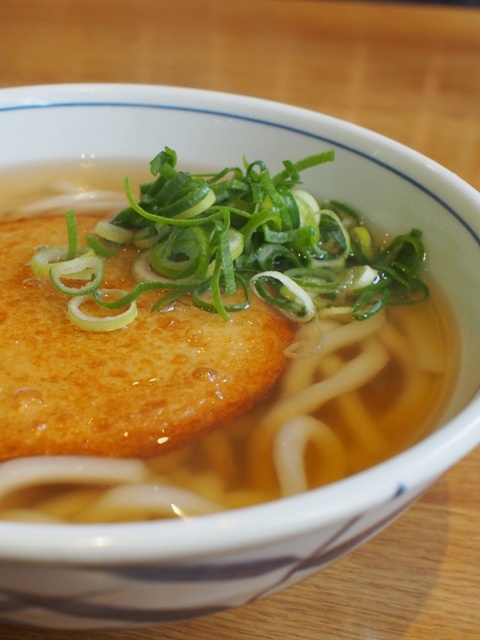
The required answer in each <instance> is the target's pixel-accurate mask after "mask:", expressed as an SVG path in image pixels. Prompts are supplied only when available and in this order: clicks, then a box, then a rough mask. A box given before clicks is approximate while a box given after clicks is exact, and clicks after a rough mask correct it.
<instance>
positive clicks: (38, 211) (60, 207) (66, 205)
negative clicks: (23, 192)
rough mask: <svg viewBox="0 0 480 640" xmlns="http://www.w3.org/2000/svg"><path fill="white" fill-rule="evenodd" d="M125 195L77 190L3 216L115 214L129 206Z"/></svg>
mask: <svg viewBox="0 0 480 640" xmlns="http://www.w3.org/2000/svg"><path fill="white" fill-rule="evenodd" d="M127 204H128V203H127V200H126V198H125V195H124V194H123V193H121V192H120V191H104V190H100V189H89V190H80V189H79V190H77V191H75V192H69V193H59V194H57V195H53V196H49V197H47V198H44V199H43V200H36V201H35V202H30V203H28V204H25V205H22V206H20V207H18V208H17V209H15V210H14V211H12V212H10V213H9V214H6V215H4V216H2V219H4V220H16V219H18V218H24V217H26V216H28V217H35V216H39V215H43V214H46V213H57V212H65V211H68V210H69V209H75V211H76V212H77V213H88V212H112V213H113V212H115V211H120V210H121V209H124V208H125V207H126V206H127Z"/></svg>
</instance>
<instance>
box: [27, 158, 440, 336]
mask: <svg viewBox="0 0 480 640" xmlns="http://www.w3.org/2000/svg"><path fill="white" fill-rule="evenodd" d="M333 160H334V153H333V151H327V152H324V153H320V154H316V155H313V156H309V157H307V158H304V159H302V160H300V161H298V162H292V161H289V160H286V161H284V163H283V166H284V168H283V170H281V171H280V172H278V173H276V174H274V175H272V174H271V173H270V170H269V169H268V167H267V166H266V164H265V163H264V162H263V161H261V160H256V161H254V162H248V160H247V159H246V158H243V159H242V165H241V166H239V167H227V168H224V169H222V170H220V171H218V172H216V173H211V174H191V173H189V172H186V171H179V170H178V169H177V155H176V153H175V151H174V150H172V149H170V148H168V147H165V149H164V150H163V151H161V152H160V153H159V154H157V156H156V157H155V158H154V159H153V160H152V161H151V163H150V168H151V173H152V176H153V179H152V180H151V181H150V182H146V183H144V184H142V185H140V187H139V193H138V195H135V194H134V192H133V190H132V187H131V185H130V181H129V180H128V178H126V179H125V193H126V196H127V200H128V203H129V206H128V207H127V208H126V209H124V210H123V211H121V212H119V213H118V214H117V215H116V216H115V217H114V218H113V219H112V220H109V221H102V222H100V223H98V225H97V226H96V229H95V232H94V234H91V235H89V236H88V237H87V244H88V248H82V247H80V248H79V247H78V240H77V230H76V219H75V213H74V212H73V211H69V212H67V214H66V219H67V230H68V246H67V247H54V248H51V249H48V248H44V249H41V250H39V251H38V252H37V254H36V255H35V256H34V258H33V259H32V263H31V264H32V268H33V269H34V270H35V272H36V273H38V274H40V275H41V274H44V273H45V274H46V273H49V274H50V278H51V280H52V282H53V283H54V285H55V286H56V287H57V288H58V289H59V290H60V291H62V292H63V293H66V294H67V295H70V296H72V300H71V302H70V304H69V314H70V316H71V317H72V320H73V321H74V322H76V324H77V325H78V326H82V327H83V328H87V329H89V330H98V331H104V330H111V328H112V327H114V328H116V327H117V326H124V324H127V323H128V322H130V321H131V320H132V319H133V317H134V315H136V306H135V301H136V299H137V298H138V296H140V295H142V294H143V293H145V292H147V291H158V292H159V299H158V301H157V302H156V303H154V305H153V309H154V310H157V309H161V308H164V307H165V306H166V305H170V304H174V303H175V302H176V300H177V299H178V298H180V297H181V296H184V295H190V296H191V299H192V302H193V304H195V305H196V306H198V307H200V308H202V309H205V310H206V311H210V312H215V313H218V314H220V315H221V316H222V317H223V318H225V319H226V320H227V319H229V318H230V313H232V312H235V311H240V310H241V309H244V308H246V307H247V306H248V304H249V288H251V289H252V290H253V291H254V292H255V294H256V295H258V296H259V297H261V298H262V299H263V300H265V301H266V302H267V303H269V304H271V305H273V306H275V307H277V308H278V309H279V310H280V311H281V312H282V313H284V314H285V315H286V316H287V317H289V318H291V319H294V320H296V321H299V322H307V321H309V320H311V319H312V318H314V317H315V316H316V314H317V311H319V312H320V313H321V314H322V316H325V315H327V314H328V313H329V310H330V312H331V313H336V311H337V310H341V312H342V313H344V311H345V309H350V312H351V314H352V317H353V318H354V319H357V320H365V319H367V318H369V317H371V316H372V315H373V314H375V313H377V312H378V311H379V310H380V309H382V308H384V307H385V306H389V305H400V304H414V303H416V302H420V301H421V300H424V299H425V298H426V297H427V296H428V295H429V290H428V287H427V285H426V284H425V283H424V282H423V280H422V279H421V277H420V275H419V273H418V272H419V269H420V268H421V265H422V264H423V262H424V260H425V249H424V246H423V243H422V240H421V233H420V231H418V230H416V229H413V230H412V231H411V232H410V233H407V234H404V235H400V236H397V237H396V238H395V239H394V240H393V241H392V242H391V243H390V244H389V245H388V246H387V247H385V248H380V249H377V248H375V244H374V242H373V240H372V233H371V231H370V230H369V229H367V227H366V226H365V224H364V221H363V217H362V215H361V214H360V213H359V212H357V211H356V210H355V209H353V208H351V207H349V206H347V205H344V204H342V203H340V202H338V201H330V202H325V203H319V202H318V201H317V200H316V199H315V198H314V197H313V195H312V194H310V193H309V192H307V191H304V190H302V189H300V188H298V187H299V185H300V184H301V177H300V174H301V172H302V171H304V170H306V169H311V168H313V167H317V166H319V165H321V164H323V163H325V162H331V161H333ZM128 243H131V244H133V246H134V247H135V248H137V249H138V250H139V251H140V253H139V255H138V257H137V258H136V259H135V260H134V262H133V265H132V273H133V275H134V277H135V279H136V280H137V282H138V284H137V285H136V286H135V287H134V288H133V289H132V290H131V291H130V292H122V293H121V294H119V293H117V295H116V297H115V299H114V300H112V299H107V298H106V297H105V296H104V295H102V293H101V282H102V274H103V263H104V260H108V259H109V257H111V255H112V254H113V253H114V252H115V246H116V245H123V244H128ZM73 278H75V280H77V281H80V284H79V285H78V286H77V284H78V283H77V282H76V283H72V282H71V280H72V279H73ZM238 290H240V293H239V294H237V291H238ZM233 294H236V296H235V298H232V297H231V296H232V295H233ZM85 296H87V297H85ZM86 299H89V300H95V301H96V303H97V304H98V305H99V306H100V307H103V308H105V309H118V310H121V309H123V308H125V309H126V311H124V312H121V313H120V315H118V316H112V317H111V318H110V320H109V321H106V322H104V321H103V319H102V320H99V319H98V318H94V319H93V320H92V319H88V318H87V319H85V317H83V315H85V314H82V312H81V310H80V306H81V305H82V304H83V301H85V300H86ZM232 299H233V300H235V302H233V303H232V302H231V301H232ZM239 299H240V302H238V300H239ZM74 300H76V302H74ZM114 318H120V320H113V319H114ZM121 318H124V319H125V322H124V323H123V324H122V322H123V320H121ZM92 327H96V328H92ZM105 327H108V328H107V329H105Z"/></svg>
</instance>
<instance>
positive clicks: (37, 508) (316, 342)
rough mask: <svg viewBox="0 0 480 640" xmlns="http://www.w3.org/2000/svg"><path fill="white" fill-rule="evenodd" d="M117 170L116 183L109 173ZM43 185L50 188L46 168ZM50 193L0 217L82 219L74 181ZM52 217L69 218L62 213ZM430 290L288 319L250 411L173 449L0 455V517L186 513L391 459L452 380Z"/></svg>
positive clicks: (423, 426)
mask: <svg viewBox="0 0 480 640" xmlns="http://www.w3.org/2000/svg"><path fill="white" fill-rule="evenodd" d="M53 169H55V170H57V169H58V168H53ZM53 169H52V171H53ZM50 175H52V174H50ZM97 175H100V172H99V173H98V174H97ZM92 176H94V174H93V173H92ZM112 176H113V177H112V181H113V183H114V184H115V180H113V178H118V168H117V169H114V170H112ZM96 179H97V180H100V182H99V183H96V184H95V182H94V181H93V182H91V184H89V185H88V189H86V188H85V186H83V187H82V189H81V191H82V192H83V193H86V192H88V193H89V198H88V199H86V200H88V202H89V205H88V211H87V212H89V211H92V210H95V207H94V206H93V207H92V206H91V202H92V201H93V202H94V203H95V202H96V201H98V200H101V206H99V207H97V211H100V213H101V215H102V216H103V217H104V215H105V212H106V211H107V212H108V213H109V214H110V213H111V214H114V213H116V212H117V211H118V210H119V208H120V207H122V206H124V205H122V204H121V201H122V194H121V193H117V192H116V191H115V189H112V188H111V184H112V181H110V180H108V179H106V174H103V175H101V178H100V179H99V178H98V177H97V178H96ZM42 180H43V184H49V180H48V176H45V175H44V176H43V178H42ZM39 184H40V183H39ZM55 191H56V193H53V194H52V193H51V192H49V191H48V190H47V191H46V192H45V194H44V196H42V197H41V198H40V197H39V194H38V193H37V192H36V193H35V202H33V201H32V202H23V203H21V204H20V203H19V206H18V208H17V210H16V212H15V213H14V214H11V213H10V214H8V215H6V216H5V217H6V218H7V219H12V218H22V217H23V216H31V215H35V216H42V215H44V214H45V212H46V211H48V212H50V211H51V210H52V209H56V206H54V205H55V203H56V202H58V206H59V209H63V210H65V209H69V208H75V209H76V210H77V212H78V213H79V214H80V213H81V206H79V199H78V197H77V199H76V200H75V201H72V200H69V199H68V198H69V197H70V196H72V194H78V188H77V187H76V186H75V183H72V182H68V183H67V182H66V181H62V180H60V181H58V182H57V184H56V185H55ZM57 196H58V197H59V198H60V199H59V200H58V201H55V202H54V201H53V200H52V197H53V198H56V197H57ZM43 198H45V199H44V201H43V203H42V202H41V200H42V199H43ZM109 198H111V200H109ZM58 224H59V225H64V220H63V218H62V217H58ZM38 240H39V242H43V239H42V235H41V221H40V219H39V224H38ZM102 241H103V242H104V240H102ZM107 244H108V243H107ZM377 244H379V245H381V244H382V239H381V237H380V241H379V242H377ZM31 249H32V250H33V249H34V248H33V247H31ZM49 286H51V285H50V284H49ZM433 292H434V293H433V295H432V296H430V298H429V299H428V300H427V301H425V302H422V304H419V305H411V306H408V308H404V307H398V306H387V307H385V308H382V309H381V310H380V311H379V312H378V313H375V314H373V315H372V316H371V317H369V318H368V319H367V320H362V321H359V320H354V319H352V316H351V309H348V306H347V305H343V304H337V305H336V306H335V307H334V311H333V312H331V313H328V312H327V313H325V312H324V309H322V307H320V312H317V313H316V314H315V319H314V320H311V321H310V322H301V323H298V324H297V325H296V326H297V329H296V332H295V338H294V344H293V345H292V346H291V347H290V348H289V349H288V350H287V351H288V356H289V357H288V363H287V365H286V367H285V369H284V371H283V373H282V374H281V375H280V377H279V378H278V380H277V381H276V382H275V384H274V386H273V387H271V388H270V390H269V391H268V392H267V393H265V394H263V396H262V398H261V399H260V400H259V401H258V402H256V404H255V405H254V406H253V408H251V409H250V410H249V411H247V412H246V413H244V414H243V415H240V416H239V417H237V418H236V419H235V420H234V421H233V422H232V423H231V424H228V425H227V426H225V427H222V428H220V429H215V430H213V431H211V432H210V433H207V434H205V435H203V436H202V437H201V438H195V439H194V440H192V441H191V442H189V443H188V442H187V443H186V444H184V445H183V446H181V447H179V448H177V449H175V450H173V451H171V452H166V453H162V454H161V455H158V456H149V457H146V458H143V459H141V458H139V459H119V458H115V457H103V456H102V457H99V456H95V455H93V456H91V455H90V456H89V455H81V456H73V455H54V456H52V455H44V456H35V457H33V458H32V457H23V458H22V457H19V458H17V459H12V460H8V461H6V462H3V464H1V465H0V518H1V519H4V520H19V521H38V522H72V523H92V522H122V521H135V520H148V519H158V518H170V517H190V516H196V515H201V514H205V513H211V512H215V511H219V510H223V509H231V508H239V507H243V506H248V505H252V504H259V503H262V502H265V501H270V500H275V499H278V498H281V497H282V496H289V495H294V494H297V493H300V492H303V491H306V490H309V489H312V488H315V487H319V486H323V485H325V484H328V483H331V482H334V481H336V480H339V479H342V478H345V477H347V476H349V475H352V474H354V473H357V472H359V471H361V470H363V469H366V468H368V467H370V466H371V465H374V464H376V463H378V462H380V461H382V460H385V459H387V458H389V457H391V456H392V455H394V454H396V453H398V452H400V451H402V450H404V449H405V448H406V447H408V446H410V445H412V444H413V443H415V442H416V441H418V440H419V439H421V438H422V437H423V436H424V435H425V434H427V433H428V432H429V431H430V430H431V429H433V428H434V427H435V425H436V422H437V421H438V418H439V416H440V414H441V411H442V407H443V406H444V404H445V402H446V399H447V396H448V391H449V388H450V386H451V383H452V378H453V375H454V371H455V361H454V357H453V353H454V351H455V350H454V339H452V336H454V335H455V331H454V327H453V321H452V318H451V314H450V311H449V310H448V309H447V305H446V304H445V303H444V302H443V300H442V297H441V295H440V294H439V293H438V292H437V291H436V288H435V287H434V288H433ZM286 297H287V298H288V297H289V294H288V293H287V296H286ZM172 304H173V305H174V304H175V301H173V302H172ZM105 313H107V312H105ZM108 313H111V312H110V311H108ZM165 313H166V314H167V315H168V307H167V310H166V311H165ZM235 313H236V312H235ZM238 313H241V312H240V311H239V312H238ZM128 330H129V328H128V327H125V328H124V329H122V331H128ZM68 357H72V354H68ZM30 401H31V402H35V398H30ZM112 455H115V453H114V452H112Z"/></svg>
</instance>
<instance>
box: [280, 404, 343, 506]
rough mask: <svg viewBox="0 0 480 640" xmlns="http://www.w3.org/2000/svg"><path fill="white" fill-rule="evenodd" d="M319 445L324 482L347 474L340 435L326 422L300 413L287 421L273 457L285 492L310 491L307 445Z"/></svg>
mask: <svg viewBox="0 0 480 640" xmlns="http://www.w3.org/2000/svg"><path fill="white" fill-rule="evenodd" d="M308 444H311V445H313V446H314V447H315V450H316V453H317V456H318V458H319V462H318V464H319V468H320V474H319V475H320V476H321V477H322V481H323V482H333V481H335V480H339V479H340V478H343V477H344V476H345V474H346V472H347V457H346V452H345V448H344V446H343V444H342V441H341V440H340V438H339V437H338V436H337V435H336V434H335V432H334V431H333V430H332V429H331V428H330V427H329V426H328V425H326V424H325V423H324V422H322V421H320V420H317V419H316V418H313V417H312V416H298V417H296V418H293V419H292V420H289V421H287V422H286V423H285V424H284V425H283V426H282V427H281V428H280V430H279V431H278V433H277V435H276V436H275V439H274V443H273V457H274V463H275V468H276V471H277V476H278V482H279V484H280V489H281V492H282V495H283V496H291V495H295V494H297V493H302V492H303V491H307V489H308V488H309V487H308V479H307V473H306V469H305V451H306V448H307V445H308Z"/></svg>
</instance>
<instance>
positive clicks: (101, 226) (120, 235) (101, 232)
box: [95, 220, 133, 244]
mask: <svg viewBox="0 0 480 640" xmlns="http://www.w3.org/2000/svg"><path fill="white" fill-rule="evenodd" d="M95 233H96V234H97V235H98V236H100V238H103V239H104V240H108V241H109V242H114V243H115V244H127V243H128V242H130V240H131V239H132V236H133V233H132V231H130V230H129V229H124V228H123V227H119V226H118V225H117V224H112V223H111V222H106V221H105V220H100V222H97V224H96V226H95Z"/></svg>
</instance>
